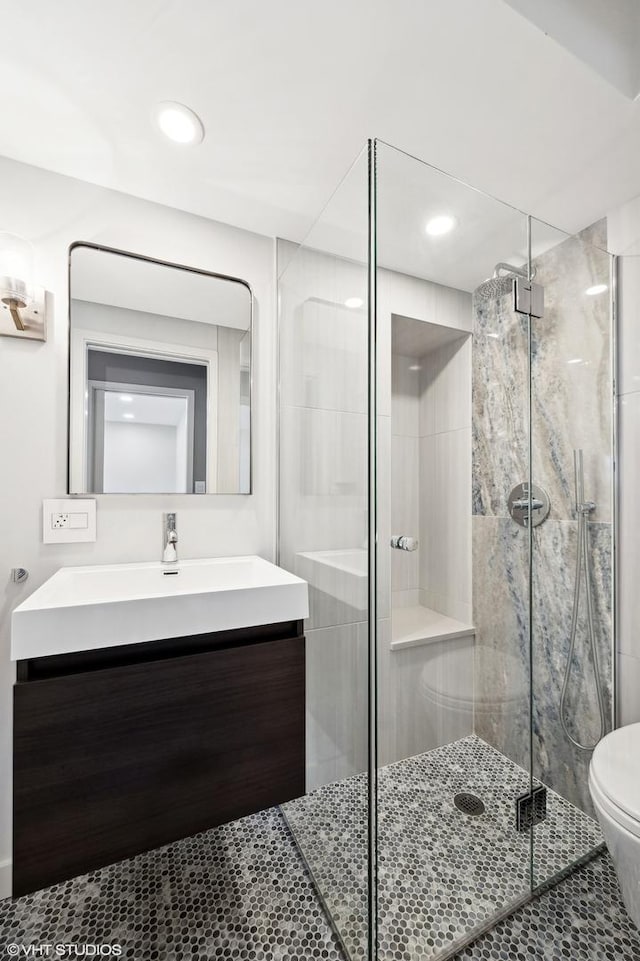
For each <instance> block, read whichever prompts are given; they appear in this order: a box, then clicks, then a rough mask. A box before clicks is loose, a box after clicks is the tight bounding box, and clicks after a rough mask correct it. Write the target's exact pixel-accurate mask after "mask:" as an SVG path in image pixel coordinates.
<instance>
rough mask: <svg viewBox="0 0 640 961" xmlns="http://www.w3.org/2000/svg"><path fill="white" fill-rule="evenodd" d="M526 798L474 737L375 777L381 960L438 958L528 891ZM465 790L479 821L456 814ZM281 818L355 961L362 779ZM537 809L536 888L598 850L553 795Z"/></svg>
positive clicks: (525, 781)
mask: <svg viewBox="0 0 640 961" xmlns="http://www.w3.org/2000/svg"><path fill="white" fill-rule="evenodd" d="M528 789H529V775H528V773H527V772H526V771H524V770H523V769H522V768H520V767H518V766H517V765H516V764H514V763H513V762H512V761H510V760H509V759H508V758H506V757H505V756H504V755H503V754H500V753H499V752H498V751H496V750H495V749H494V748H492V747H490V745H488V744H487V743H486V742H485V741H483V740H482V739H481V738H479V737H476V736H475V735H470V736H469V737H464V738H461V739H460V740H458V741H454V742H453V743H452V744H447V745H445V746H444V747H440V748H437V749H435V750H433V751H429V752H428V753H426V754H418V755H416V756H415V757H411V758H407V759H406V760H403V761H399V762H397V763H395V764H390V765H388V766H386V767H384V768H382V769H381V770H380V771H379V773H378V876H379V885H378V926H379V927H378V930H379V941H380V958H381V961H413V959H414V958H419V959H421V961H422V959H424V961H428V959H431V958H436V957H437V956H438V955H439V954H442V953H443V951H445V949H447V948H449V949H450V948H452V947H453V946H454V945H455V944H456V943H457V942H459V941H460V940H461V939H464V938H466V937H468V934H469V932H471V931H473V930H474V929H478V928H479V927H481V926H482V925H483V924H484V923H486V922H487V921H488V920H490V919H491V918H492V917H493V916H494V915H495V914H496V912H497V911H499V910H500V909H501V908H503V907H504V906H505V905H508V904H513V903H514V902H515V901H516V900H517V899H518V898H520V897H521V896H523V895H525V894H526V893H527V892H528V891H529V890H530V880H531V878H530V857H531V842H530V837H529V833H528V832H527V833H519V832H518V831H516V828H515V800H516V798H517V797H518V796H519V795H521V794H523V793H526V792H527V791H528ZM463 791H471V792H472V793H473V794H475V795H476V796H478V797H479V798H480V799H481V800H482V801H483V802H484V804H485V813H484V814H482V815H481V816H480V817H471V816H469V815H467V814H463V813H461V812H460V811H458V810H457V808H456V807H455V806H454V803H453V798H454V795H455V794H457V793H458V792H463ZM283 810H284V813H285V817H286V818H287V821H288V823H289V825H290V827H291V829H292V831H293V834H294V835H295V837H296V838H297V840H298V843H299V845H300V847H301V849H302V851H303V852H304V854H305V858H306V860H307V863H308V865H309V868H310V869H311V872H312V874H313V877H314V880H315V882H316V884H317V887H318V890H319V891H320V892H321V894H322V896H323V898H324V900H325V903H326V905H327V907H328V909H329V912H330V914H331V916H332V917H333V919H334V921H335V924H336V927H337V929H338V931H339V932H340V934H341V936H342V940H343V942H344V945H345V947H346V949H347V951H348V952H349V954H350V956H351V958H352V961H363V959H365V958H366V951H367V947H366V892H367V886H366V875H367V858H366V851H367V839H366V824H367V820H366V811H367V779H366V776H364V775H360V776H356V777H351V778H346V779H345V780H342V781H337V782H335V783H333V784H328V785H326V786H325V787H322V788H320V789H318V790H316V791H314V792H312V793H311V794H309V795H307V796H306V797H303V798H300V799H298V800H296V801H293V802H290V803H288V804H286V805H284V808H283ZM547 811H548V814H547V819H546V821H545V822H543V823H542V824H539V825H537V827H536V830H535V842H534V845H535V855H534V860H535V864H536V883H537V884H540V883H542V882H544V881H546V880H548V879H550V878H552V877H554V875H556V874H557V873H558V872H559V871H561V870H563V869H564V868H565V867H567V865H569V864H571V863H572V862H573V861H575V860H577V859H578V858H581V857H583V856H584V855H586V854H588V853H590V852H591V851H592V850H593V849H594V848H596V847H598V845H600V844H601V843H602V835H601V833H600V829H599V827H598V825H597V823H596V822H595V821H594V820H593V819H592V818H590V817H589V816H588V815H586V814H584V813H583V812H582V811H580V810H578V808H576V807H574V805H573V804H570V803H569V802H568V801H566V800H565V799H564V798H561V797H560V796H559V795H558V794H554V793H553V792H552V791H548V796H547ZM637 961H640V957H639V958H638V959H637Z"/></svg>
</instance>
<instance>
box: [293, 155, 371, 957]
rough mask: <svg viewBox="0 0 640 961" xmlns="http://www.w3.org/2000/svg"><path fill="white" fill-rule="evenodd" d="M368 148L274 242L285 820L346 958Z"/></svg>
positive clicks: (357, 786)
mask: <svg viewBox="0 0 640 961" xmlns="http://www.w3.org/2000/svg"><path fill="white" fill-rule="evenodd" d="M368 163H369V157H368V151H367V150H366V149H365V150H364V151H363V153H362V154H361V155H360V156H359V157H358V159H357V160H356V162H355V163H354V165H353V166H352V168H351V170H350V171H349V173H348V174H347V176H346V177H345V178H344V180H343V181H342V183H341V184H340V186H339V187H338V189H337V190H336V192H335V194H334V195H333V197H332V198H331V200H330V202H329V204H328V205H327V207H326V208H325V210H324V211H323V213H322V214H321V216H320V217H319V218H318V220H317V221H316V223H315V224H314V226H313V227H312V229H311V230H310V232H309V234H308V235H307V237H306V239H305V241H304V243H303V244H301V245H299V246H296V245H294V244H290V243H287V242H286V241H278V273H279V285H278V290H279V375H280V376H279V380H280V420H279V563H280V564H281V565H282V566H283V567H285V568H286V569H288V570H290V571H293V572H294V573H296V574H298V575H299V576H301V577H303V578H304V579H305V580H306V581H307V582H308V584H309V599H310V615H309V619H308V621H307V623H306V625H305V634H306V793H305V796H304V797H302V798H299V799H297V800H295V801H292V802H289V803H287V804H286V805H284V806H283V809H282V810H283V814H284V817H285V819H286V821H287V824H288V826H289V828H290V830H291V831H292V833H293V835H294V837H295V840H296V842H297V844H298V848H299V850H300V853H301V855H302V857H303V858H304V860H305V862H306V865H307V867H308V869H309V871H310V873H311V875H312V877H313V880H314V882H315V886H316V890H317V892H318V895H319V897H320V899H321V900H322V902H323V904H324V907H325V909H326V912H327V915H328V918H329V920H330V921H331V923H332V926H333V928H334V930H335V932H336V935H337V937H338V939H339V941H340V944H341V946H342V950H343V952H344V954H345V956H346V957H348V958H351V959H368V958H370V957H372V956H373V955H372V952H371V945H370V930H371V929H370V924H369V916H370V898H369V893H370V860H369V845H370V835H369V811H370V795H369V791H370V780H369V743H370V742H369V709H370V703H369V676H370V660H369V617H370V615H369V504H370V501H369V496H370V493H369V472H368V461H369V456H368V455H369V427H370V404H369V344H370V340H369V321H368V278H369V272H368V264H369V261H368V241H369V220H368V170H369V166H368Z"/></svg>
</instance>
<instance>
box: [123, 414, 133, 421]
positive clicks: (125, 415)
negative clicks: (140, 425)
mask: <svg viewBox="0 0 640 961" xmlns="http://www.w3.org/2000/svg"><path fill="white" fill-rule="evenodd" d="M122 416H123V417H124V418H125V419H126V420H135V416H136V415H135V414H123V415H122Z"/></svg>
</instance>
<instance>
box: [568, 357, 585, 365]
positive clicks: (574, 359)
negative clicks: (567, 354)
mask: <svg viewBox="0 0 640 961" xmlns="http://www.w3.org/2000/svg"><path fill="white" fill-rule="evenodd" d="M567 363H568V364H583V363H584V361H583V359H582V357H572V358H571V360H568V361H567Z"/></svg>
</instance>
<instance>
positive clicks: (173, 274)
mask: <svg viewBox="0 0 640 961" xmlns="http://www.w3.org/2000/svg"><path fill="white" fill-rule="evenodd" d="M69 288H70V298H69V302H70V365H69V370H70V382H69V393H70V401H69V493H70V494H86V493H92V494H157V493H158V494H160V493H178V494H191V493H192V494H205V493H208V494H215V493H218V494H249V493H250V492H251V320H252V297H251V291H250V289H249V287H248V285H247V284H246V283H245V282H244V281H241V280H237V279H235V278H231V277H224V276H221V275H217V274H211V273H205V272H203V271H198V270H193V269H190V268H186V267H179V266H176V265H173V264H166V263H162V262H160V261H155V260H149V259H147V258H144V257H138V256H135V255H132V254H127V253H122V252H120V251H115V250H111V249H108V248H102V247H96V246H93V245H90V244H76V245H74V246H73V247H72V249H71V253H70V269H69Z"/></svg>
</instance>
